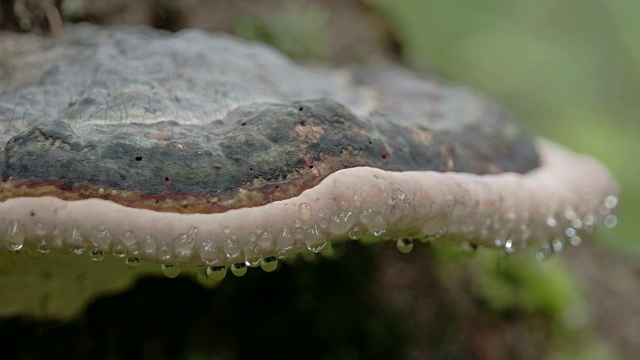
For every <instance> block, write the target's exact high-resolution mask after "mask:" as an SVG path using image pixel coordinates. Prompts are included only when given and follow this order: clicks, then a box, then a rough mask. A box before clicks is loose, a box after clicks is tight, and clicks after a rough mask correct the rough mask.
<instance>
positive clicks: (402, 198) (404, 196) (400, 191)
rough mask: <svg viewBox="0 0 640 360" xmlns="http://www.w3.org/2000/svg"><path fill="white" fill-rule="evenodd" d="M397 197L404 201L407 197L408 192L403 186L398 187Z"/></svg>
mask: <svg viewBox="0 0 640 360" xmlns="http://www.w3.org/2000/svg"><path fill="white" fill-rule="evenodd" d="M396 197H397V198H398V199H399V200H400V201H404V199H406V198H407V194H406V193H405V192H404V190H402V189H401V188H398V189H396Z"/></svg>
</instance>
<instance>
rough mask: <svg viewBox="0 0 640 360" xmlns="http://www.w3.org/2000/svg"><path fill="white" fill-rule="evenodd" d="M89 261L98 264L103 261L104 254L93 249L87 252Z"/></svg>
mask: <svg viewBox="0 0 640 360" xmlns="http://www.w3.org/2000/svg"><path fill="white" fill-rule="evenodd" d="M89 259H91V261H93V262H100V261H102V260H103V259H104V253H103V252H102V250H100V249H93V250H91V251H89Z"/></svg>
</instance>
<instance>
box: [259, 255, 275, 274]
mask: <svg viewBox="0 0 640 360" xmlns="http://www.w3.org/2000/svg"><path fill="white" fill-rule="evenodd" d="M260 267H261V268H262V270H264V271H266V272H272V271H273V270H275V269H276V268H277V267H278V258H277V257H275V256H267V257H266V258H264V260H262V263H261V264H260Z"/></svg>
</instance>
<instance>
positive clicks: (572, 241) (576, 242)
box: [569, 236, 582, 246]
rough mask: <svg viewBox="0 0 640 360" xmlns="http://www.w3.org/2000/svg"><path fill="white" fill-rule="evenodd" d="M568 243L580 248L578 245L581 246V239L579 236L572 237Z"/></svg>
mask: <svg viewBox="0 0 640 360" xmlns="http://www.w3.org/2000/svg"><path fill="white" fill-rule="evenodd" d="M569 243H570V244H571V245H573V246H580V244H582V238H581V237H579V236H573V237H571V239H569Z"/></svg>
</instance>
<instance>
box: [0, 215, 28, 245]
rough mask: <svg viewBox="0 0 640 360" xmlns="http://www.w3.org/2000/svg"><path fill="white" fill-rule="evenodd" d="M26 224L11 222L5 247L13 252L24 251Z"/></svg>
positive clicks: (5, 239)
mask: <svg viewBox="0 0 640 360" xmlns="http://www.w3.org/2000/svg"><path fill="white" fill-rule="evenodd" d="M25 232H26V231H25V227H24V224H23V223H21V222H19V221H18V220H12V221H10V222H9V227H8V228H7V235H6V236H5V238H4V241H5V246H6V247H7V249H9V250H11V251H18V250H20V249H22V246H23V245H24V238H25Z"/></svg>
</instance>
